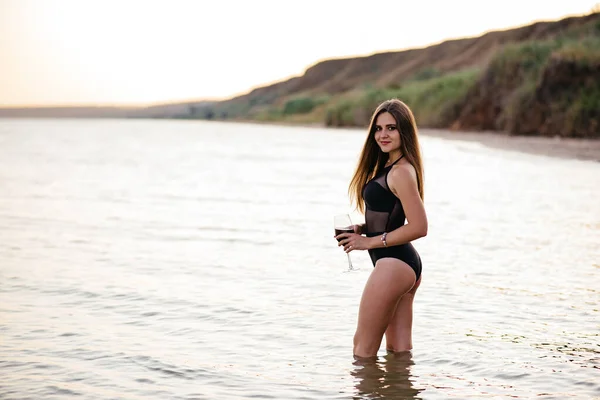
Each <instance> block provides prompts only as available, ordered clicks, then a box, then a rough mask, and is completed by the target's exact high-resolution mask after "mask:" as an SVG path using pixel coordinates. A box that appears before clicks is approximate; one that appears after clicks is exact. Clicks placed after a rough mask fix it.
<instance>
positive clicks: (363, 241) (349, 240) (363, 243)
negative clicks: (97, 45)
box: [335, 233, 370, 253]
mask: <svg viewBox="0 0 600 400" xmlns="http://www.w3.org/2000/svg"><path fill="white" fill-rule="evenodd" d="M335 238H336V239H337V240H338V246H344V251H345V252H346V253H349V252H351V251H353V250H368V249H369V247H368V245H369V239H370V238H367V237H365V236H361V235H359V234H356V233H340V234H339V235H337V236H336V237H335Z"/></svg>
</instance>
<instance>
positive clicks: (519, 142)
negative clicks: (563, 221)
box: [419, 128, 600, 162]
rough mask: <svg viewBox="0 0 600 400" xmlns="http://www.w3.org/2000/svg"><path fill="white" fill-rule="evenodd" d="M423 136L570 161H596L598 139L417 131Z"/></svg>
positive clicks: (599, 149) (598, 158) (599, 152)
mask: <svg viewBox="0 0 600 400" xmlns="http://www.w3.org/2000/svg"><path fill="white" fill-rule="evenodd" d="M419 132H420V134H421V135H424V136H434V137H440V138H444V139H454V140H464V141H476V142H479V143H481V144H483V145H485V146H489V147H494V148H500V149H505V150H511V151H520V152H524V153H530V154H541V155H546V156H550V157H561V158H574V159H579V160H592V161H598V162H600V140H594V139H572V138H567V139H565V138H560V137H555V138H548V137H540V136H514V135H509V134H506V133H501V132H461V131H449V130H443V129H427V128H422V129H420V131H419Z"/></svg>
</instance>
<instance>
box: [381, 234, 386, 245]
mask: <svg viewBox="0 0 600 400" xmlns="http://www.w3.org/2000/svg"><path fill="white" fill-rule="evenodd" d="M386 237H387V232H383V235H381V242H382V243H383V247H387V240H386Z"/></svg>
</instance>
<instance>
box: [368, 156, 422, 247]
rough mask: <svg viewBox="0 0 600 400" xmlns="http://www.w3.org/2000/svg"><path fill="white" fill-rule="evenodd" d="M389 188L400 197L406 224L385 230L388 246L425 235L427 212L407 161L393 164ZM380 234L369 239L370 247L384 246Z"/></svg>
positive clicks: (412, 169) (415, 175) (414, 174)
mask: <svg viewBox="0 0 600 400" xmlns="http://www.w3.org/2000/svg"><path fill="white" fill-rule="evenodd" d="M388 186H389V188H390V190H391V191H392V192H393V193H394V194H395V195H396V197H398V198H399V199H400V201H401V202H402V207H403V208H404V215H406V224H405V225H403V226H401V227H400V228H398V229H395V230H393V231H391V232H387V235H386V242H387V245H388V247H389V246H396V245H399V244H404V243H408V242H411V241H413V240H416V239H418V238H421V237H423V236H426V235H427V214H426V213H425V206H424V205H423V200H422V199H421V196H420V195H419V189H418V186H417V173H416V171H415V169H414V167H413V166H412V165H411V164H409V163H403V164H398V165H395V166H394V167H393V168H392V170H391V171H390V172H389V175H388ZM381 237H382V235H379V236H374V237H372V238H369V239H370V242H369V245H368V247H369V248H371V249H374V248H379V247H385V245H384V244H383V241H382V240H381Z"/></svg>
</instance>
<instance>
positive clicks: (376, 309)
mask: <svg viewBox="0 0 600 400" xmlns="http://www.w3.org/2000/svg"><path fill="white" fill-rule="evenodd" d="M415 277H416V276H415V272H414V271H413V270H412V268H411V267H410V266H409V265H408V264H406V263H405V262H403V261H401V260H398V259H395V258H382V259H379V260H378V261H377V263H376V265H375V268H374V269H373V272H371V276H370V277H369V279H368V281H367V283H366V285H365V289H364V291H363V294H362V298H361V301H360V308H359V311H358V327H357V336H358V339H359V340H360V341H364V342H370V343H374V342H377V341H378V342H379V343H381V339H382V337H383V333H384V332H385V330H386V328H387V326H388V324H389V323H390V320H391V318H392V316H393V314H394V311H395V309H396V305H397V303H398V300H399V299H400V298H401V297H402V296H403V295H404V294H405V293H407V292H408V291H410V289H411V288H412V287H413V286H414V284H415Z"/></svg>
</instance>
